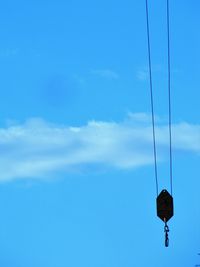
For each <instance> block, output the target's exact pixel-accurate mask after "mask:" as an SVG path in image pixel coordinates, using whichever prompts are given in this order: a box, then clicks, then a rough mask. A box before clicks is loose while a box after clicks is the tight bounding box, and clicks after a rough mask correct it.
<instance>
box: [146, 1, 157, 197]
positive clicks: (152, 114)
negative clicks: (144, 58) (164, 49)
mask: <svg viewBox="0 0 200 267" xmlns="http://www.w3.org/2000/svg"><path fill="white" fill-rule="evenodd" d="M146 22H147V40H148V60H149V82H150V95H151V118H152V134H153V153H154V168H155V180H156V194H157V196H158V170H157V151H156V134H155V116H154V101H153V82H152V67H151V45H150V33H149V10H148V0H146Z"/></svg>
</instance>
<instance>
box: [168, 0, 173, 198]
mask: <svg viewBox="0 0 200 267" xmlns="http://www.w3.org/2000/svg"><path fill="white" fill-rule="evenodd" d="M167 42H168V104H169V156H170V163H169V165H170V186H171V195H172V194H173V166H172V115H171V113H172V112H171V58H170V18H169V0H167Z"/></svg>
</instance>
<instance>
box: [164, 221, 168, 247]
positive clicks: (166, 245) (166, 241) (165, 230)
mask: <svg viewBox="0 0 200 267" xmlns="http://www.w3.org/2000/svg"><path fill="white" fill-rule="evenodd" d="M164 232H165V247H169V237H168V233H169V227H168V225H167V222H166V221H165V227H164Z"/></svg>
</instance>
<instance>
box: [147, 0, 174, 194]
mask: <svg viewBox="0 0 200 267" xmlns="http://www.w3.org/2000/svg"><path fill="white" fill-rule="evenodd" d="M146 24H147V40H148V62H149V82H150V95H151V117H152V135H153V153H154V168H155V180H156V193H157V196H158V168H157V150H156V134H155V115H154V100H153V82H152V64H151V44H150V30H149V8H148V0H146ZM167 42H168V45H167V48H168V111H169V114H168V116H169V157H170V160H169V167H170V187H171V195H172V193H173V170H172V168H173V166H172V116H171V58H170V17H169V0H167Z"/></svg>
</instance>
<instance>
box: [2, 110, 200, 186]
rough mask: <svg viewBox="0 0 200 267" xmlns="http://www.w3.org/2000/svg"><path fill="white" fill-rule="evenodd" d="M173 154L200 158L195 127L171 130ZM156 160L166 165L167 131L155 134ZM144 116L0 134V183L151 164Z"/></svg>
mask: <svg viewBox="0 0 200 267" xmlns="http://www.w3.org/2000/svg"><path fill="white" fill-rule="evenodd" d="M172 130H173V149H174V150H180V151H191V152H193V153H197V154H199V153H200V125H192V124H188V123H180V124H175V125H173V129H172ZM156 136H157V144H158V157H159V160H164V159H165V152H166V151H165V150H166V148H168V127H167V126H166V125H161V124H160V123H159V126H158V127H157V128H156ZM152 155H153V154H152V129H151V125H150V122H149V115H148V114H145V113H139V114H130V115H129V117H128V118H127V119H125V120H124V121H123V122H120V123H116V122H103V121H91V122H89V123H88V124H86V125H84V126H81V127H70V126H63V125H54V124H50V123H48V122H45V121H44V120H42V119H29V120H28V121H27V122H26V123H25V124H22V125H14V126H9V127H8V128H1V129H0V166H1V169H0V180H1V181H7V180H13V179H17V178H18V179H19V178H20V179H22V178H24V179H25V178H42V177H44V178H46V177H49V176H51V177H52V173H53V174H56V173H57V172H65V173H69V172H71V171H74V170H76V169H78V170H82V171H84V166H88V165H90V166H91V165H94V166H95V167H96V166H99V167H101V168H103V169H104V168H107V167H109V168H113V169H130V168H136V167H141V166H145V165H149V164H152V163H153V157H152Z"/></svg>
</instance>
